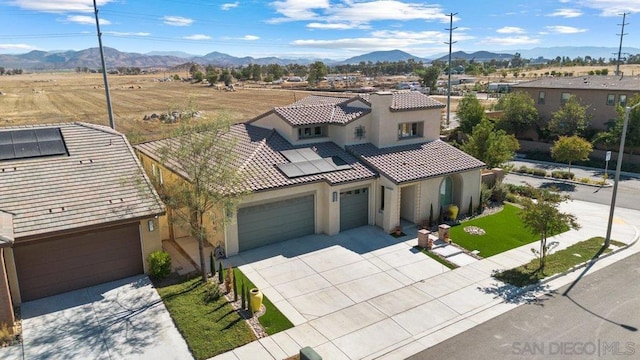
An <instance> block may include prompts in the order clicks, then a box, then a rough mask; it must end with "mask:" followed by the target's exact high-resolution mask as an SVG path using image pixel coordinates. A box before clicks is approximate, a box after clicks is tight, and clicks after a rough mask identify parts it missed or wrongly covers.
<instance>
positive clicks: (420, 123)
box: [136, 92, 485, 255]
mask: <svg viewBox="0 0 640 360" xmlns="http://www.w3.org/2000/svg"><path fill="white" fill-rule="evenodd" d="M443 107H444V105H443V104H442V103H440V102H438V101H435V100H433V99H431V98H429V97H428V96H426V95H424V94H421V93H419V92H395V93H391V92H386V93H383V92H379V93H373V94H366V95H364V94H363V95H357V96H352V97H328V96H309V97H306V98H304V99H302V100H300V101H297V102H295V103H293V104H291V105H288V106H283V107H276V108H274V109H272V110H271V111H269V112H267V113H265V114H262V115H260V116H258V117H256V118H254V119H252V120H250V121H247V122H246V123H241V124H236V125H233V126H232V128H231V130H230V131H229V133H228V134H225V135H223V136H232V137H234V139H235V140H236V151H237V152H238V155H239V156H238V158H240V159H242V161H241V162H240V163H239V164H238V169H239V170H238V171H241V172H242V176H243V177H244V178H245V183H246V186H247V187H248V188H249V189H250V190H251V194H250V195H248V196H247V197H246V198H244V199H243V202H242V204H241V205H240V207H239V209H238V211H237V212H236V213H235V214H228V215H229V216H232V217H233V219H232V220H233V221H231V224H230V225H228V226H226V228H225V229H224V231H221V232H219V233H218V234H217V235H216V237H215V238H214V239H210V242H212V243H213V244H214V245H215V244H217V243H220V244H224V247H225V250H226V253H227V254H229V255H232V254H236V253H238V252H241V251H244V250H248V249H251V248H255V247H258V246H262V245H266V244H270V243H274V242H279V241H284V240H288V239H292V238H297V237H302V236H304V235H309V234H315V233H324V234H328V235H334V234H337V233H339V232H341V231H344V230H347V229H351V228H354V227H358V226H364V225H375V226H379V227H381V228H383V229H384V230H385V231H387V232H390V231H392V230H393V228H395V227H396V226H398V225H400V221H401V220H400V219H401V218H402V219H405V220H407V221H409V222H413V223H422V222H424V221H425V220H427V219H428V218H429V216H430V212H431V211H432V209H433V212H434V213H435V214H434V216H435V218H437V216H438V214H439V211H440V209H441V207H444V206H446V205H449V204H457V205H458V206H459V207H460V209H461V212H466V211H467V209H469V205H470V204H473V206H477V204H478V202H479V201H480V177H481V176H480V171H481V169H482V168H484V167H485V164H484V163H483V162H481V161H479V160H477V159H475V158H473V157H472V156H470V155H468V154H466V153H464V152H462V151H460V150H458V149H457V148H455V147H453V146H451V145H449V144H447V143H445V142H443V141H441V140H440V139H439V137H440V118H441V115H440V111H441V109H442V108H443ZM165 141H169V140H158V141H153V142H147V143H143V144H140V145H138V146H136V148H137V150H138V152H139V154H140V155H141V159H142V162H143V165H144V166H146V167H147V169H150V168H149V167H152V168H153V169H156V170H152V171H155V173H156V174H158V173H157V172H158V170H161V169H162V168H163V167H162V166H161V165H160V164H159V162H160V156H159V151H158V149H160V148H161V147H162V144H163V142H165ZM164 169H165V171H166V170H168V171H172V172H173V173H175V170H176V169H171V168H169V169H166V168H164ZM156 176H158V175H156ZM187 180H188V179H187ZM162 223H166V222H161V224H162ZM169 226H170V225H169ZM163 234H165V236H168V235H167V234H169V231H163Z"/></svg>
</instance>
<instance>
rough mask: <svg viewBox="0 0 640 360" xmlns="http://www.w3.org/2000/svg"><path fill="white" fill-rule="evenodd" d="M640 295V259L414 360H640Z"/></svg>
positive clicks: (633, 258) (581, 281) (636, 257)
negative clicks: (598, 359)
mask: <svg viewBox="0 0 640 360" xmlns="http://www.w3.org/2000/svg"><path fill="white" fill-rule="evenodd" d="M638 294H640V254H636V255H633V256H630V257H628V258H627V259H625V260H622V261H619V262H617V263H615V264H613V265H610V266H608V267H606V268H604V269H602V270H599V271H597V272H594V273H590V274H587V275H585V276H584V277H582V278H581V279H579V280H577V281H576V282H574V283H573V284H569V285H567V286H564V287H562V288H560V289H559V290H558V291H555V292H552V293H550V294H548V295H547V296H544V297H542V298H540V299H539V300H538V301H537V302H534V303H531V304H526V305H522V306H520V307H518V308H516V309H514V310H511V311H509V312H507V313H505V314H503V315H501V316H498V317H496V318H494V319H492V320H489V321H487V322H485V323H483V324H481V325H478V326H476V327H474V328H472V329H470V330H468V331H466V332H464V333H462V334H459V335H458V336H455V337H453V338H451V339H449V340H447V341H444V342H442V343H440V344H438V345H436V346H434V347H432V348H429V349H427V350H425V351H423V352H421V353H418V354H416V355H414V356H412V357H410V358H409V359H411V360H430V359H434V360H436V359H437V360H441V359H448V360H457V359H460V360H468V359H473V360H494V359H520V360H522V359H594V358H601V359H640V331H638V329H640V311H638V309H639V308H640V296H638Z"/></svg>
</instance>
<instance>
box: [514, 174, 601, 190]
mask: <svg viewBox="0 0 640 360" xmlns="http://www.w3.org/2000/svg"><path fill="white" fill-rule="evenodd" d="M507 174H512V175H522V176H528V177H532V178H535V179H549V180H553V181H557V182H561V183H565V184H574V185H584V186H591V187H596V188H610V187H612V186H613V184H611V183H609V182H607V183H606V184H605V185H598V184H591V183H583V182H580V181H574V180H567V179H560V178H554V177H551V176H538V175H533V174H527V173H521V172H517V171H509V172H508V173H507Z"/></svg>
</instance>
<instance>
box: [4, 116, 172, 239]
mask: <svg viewBox="0 0 640 360" xmlns="http://www.w3.org/2000/svg"><path fill="white" fill-rule="evenodd" d="M38 127H41V128H42V127H59V128H60V130H61V133H62V136H63V138H64V141H65V144H66V147H67V149H68V154H69V155H68V156H66V155H60V156H51V157H40V158H26V159H17V160H5V161H0V169H2V171H0V189H2V196H1V197H0V209H2V210H4V211H7V212H10V213H13V214H15V216H14V218H13V222H14V232H15V237H16V238H20V237H26V236H34V235H41V234H45V233H49V232H55V231H66V230H72V229H75V228H81V227H85V226H94V225H100V224H106V223H110V222H116V221H123V220H127V219H138V218H141V217H148V216H149V217H150V216H154V215H159V214H162V213H163V212H164V205H163V204H162V202H161V201H160V198H159V197H158V195H157V193H156V192H155V190H153V186H152V185H151V183H150V182H149V179H148V178H147V177H146V175H145V174H144V171H143V170H142V168H141V166H140V164H139V162H138V159H137V157H136V156H135V154H134V152H133V150H132V148H131V147H130V146H129V143H128V142H127V141H126V139H125V137H124V136H123V135H122V134H119V133H117V132H115V131H114V130H111V129H108V128H104V127H102V126H97V125H92V124H84V123H67V124H57V125H33V126H21V127H9V128H0V131H5V130H16V129H24V128H38Z"/></svg>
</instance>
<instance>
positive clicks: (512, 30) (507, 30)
mask: <svg viewBox="0 0 640 360" xmlns="http://www.w3.org/2000/svg"><path fill="white" fill-rule="evenodd" d="M496 32H497V33H498V34H524V33H525V31H524V29H523V28H520V27H517V26H505V27H502V28H500V29H498V30H496Z"/></svg>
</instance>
